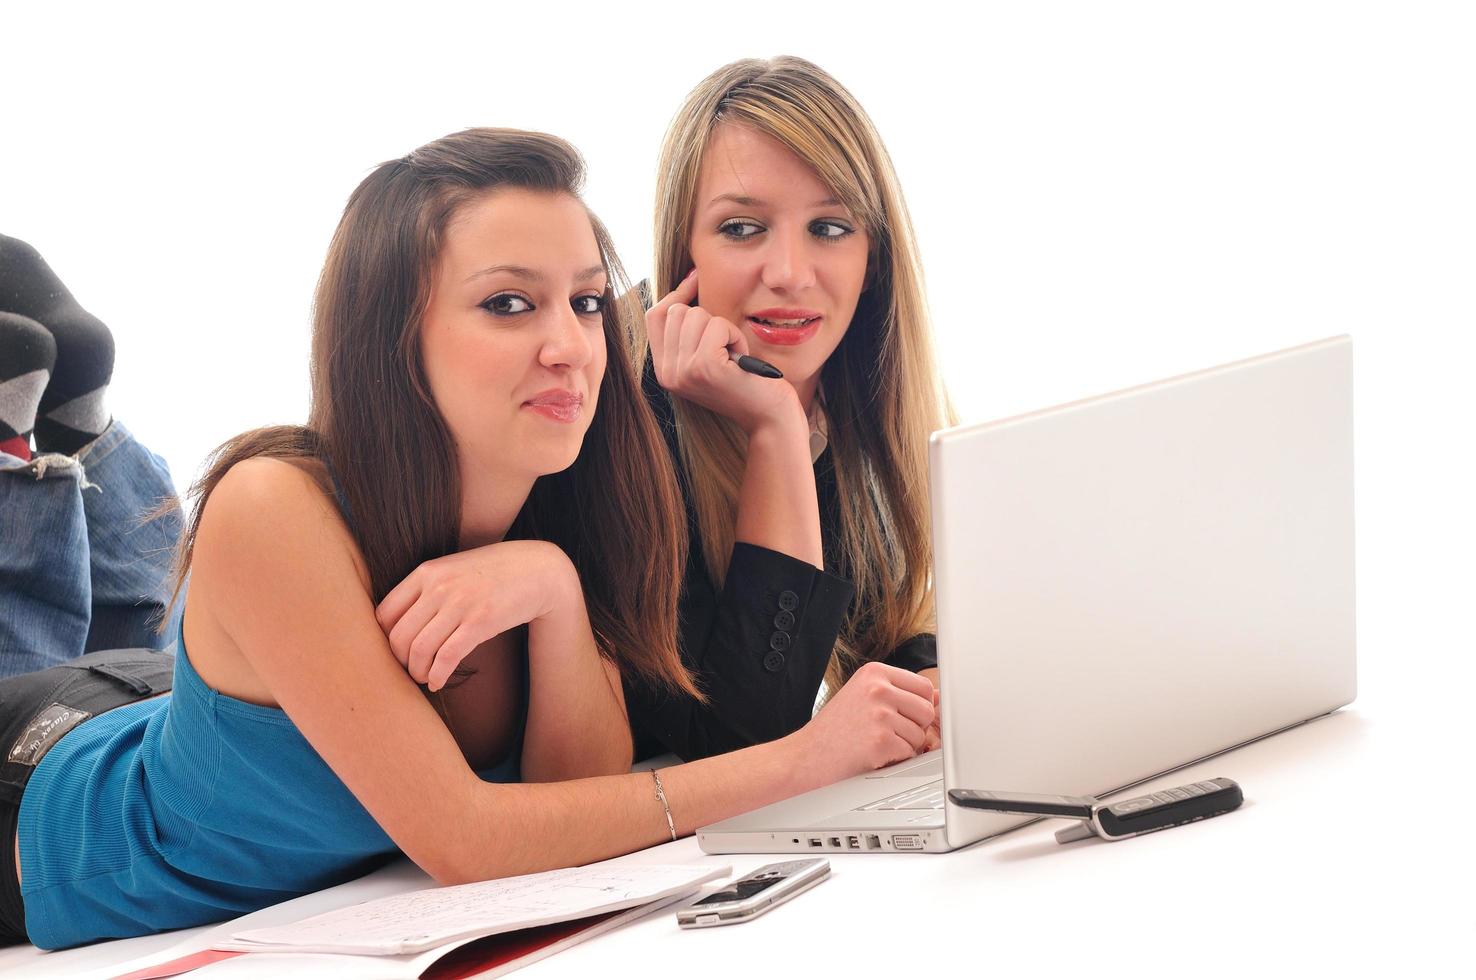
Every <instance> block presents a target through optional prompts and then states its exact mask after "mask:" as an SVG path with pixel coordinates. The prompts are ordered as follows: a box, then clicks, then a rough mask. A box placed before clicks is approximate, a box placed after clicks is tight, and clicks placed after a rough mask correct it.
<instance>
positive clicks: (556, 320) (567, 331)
mask: <svg viewBox="0 0 1476 980" xmlns="http://www.w3.org/2000/svg"><path fill="white" fill-rule="evenodd" d="M549 321H550V322H549V326H548V333H547V335H546V336H545V337H544V341H543V347H542V348H541V349H540V350H539V352H538V362H539V363H540V364H542V365H543V366H544V367H548V368H555V369H572V370H578V369H579V368H582V367H584V366H585V365H586V364H588V363H589V361H590V358H591V357H593V356H594V344H595V343H601V344H602V343H604V342H605V332H604V330H603V329H596V328H595V327H593V326H591V325H590V323H589V322H588V321H587V320H582V319H580V317H579V315H578V314H577V313H575V312H574V310H573V308H572V307H570V306H568V305H567V304H566V305H564V307H563V309H562V310H559V311H556V312H554V313H553V314H552V315H551V316H550V317H549Z"/></svg>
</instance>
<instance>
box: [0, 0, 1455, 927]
mask: <svg viewBox="0 0 1476 980" xmlns="http://www.w3.org/2000/svg"><path fill="white" fill-rule="evenodd" d="M514 7H516V8H518V9H512V8H514ZM221 11H222V12H207V11H206V10H205V9H204V8H203V7H202V8H201V9H200V10H194V9H191V8H187V7H178V8H159V7H152V6H137V5H133V4H120V5H116V6H115V7H113V8H104V7H93V8H89V7H86V6H83V7H80V8H68V9H66V10H58V11H54V12H46V13H35V12H31V11H26V12H20V11H17V10H15V9H14V8H13V7H11V8H8V9H6V10H5V12H4V13H0V50H3V55H4V68H3V71H4V76H5V82H4V93H3V96H0V231H3V232H5V233H7V234H11V235H16V236H19V237H22V238H25V239H27V240H29V241H31V242H32V243H33V244H35V245H36V246H38V247H39V248H40V249H41V251H42V253H43V254H44V255H45V256H46V257H47V258H48V259H49V260H50V262H51V263H52V265H53V267H54V268H55V269H56V270H57V271H58V273H59V274H60V275H61V276H62V277H63V279H64V280H65V281H66V282H67V283H68V284H69V285H70V286H71V287H72V288H73V290H74V292H75V293H76V294H77V295H78V297H79V298H80V299H81V300H82V302H83V303H84V304H85V305H86V306H87V307H88V308H89V309H90V310H92V311H93V312H95V313H96V314H98V315H99V316H101V317H102V318H103V319H104V320H105V321H106V322H107V323H108V324H109V325H110V326H111V327H112V329H113V331H114V334H115V336H116V338H117V342H118V359H117V366H116V371H115V375H114V382H113V386H112V389H111V405H112V409H113V411H114V413H115V414H116V415H117V416H118V417H119V418H121V419H123V420H125V421H126V422H127V424H128V425H129V426H130V427H131V428H133V430H134V431H135V432H136V433H137V434H139V436H140V437H141V438H142V439H143V440H144V441H145V442H146V443H147V444H148V445H150V446H151V447H152V448H154V449H155V450H156V451H158V452H160V453H161V454H163V455H164V456H165V457H166V458H167V459H168V460H169V462H170V464H171V466H172V467H173V469H174V473H175V477H176V480H177V481H178V482H180V483H181V484H182V485H183V484H184V483H185V482H187V480H188V479H189V478H190V477H191V476H193V475H194V474H195V472H196V470H197V468H198V466H199V463H200V462H201V460H202V459H203V457H204V454H205V453H206V452H207V451H208V450H209V449H210V448H211V447H213V446H214V445H216V444H217V443H219V442H220V441H222V440H223V439H225V438H226V437H228V436H230V435H232V434H234V433H236V432H238V431H240V430H243V429H246V428H250V427H254V426H257V425H261V424H267V423H278V422H289V421H299V420H301V419H302V418H303V417H304V415H305V412H306V400H307V380H306V379H307V373H306V365H307V323H308V304H309V300H310V296H311V290H312V286H313V283H314V280H315V277H316V275H317V272H318V267H319V264H320V262H321V259H322V255H323V252H324V249H325V247H326V245H327V242H328V238H329V235H330V233H331V231H332V229H333V226H334V223H335V221H336V220H337V217H338V214H339V212H340V210H341V208H342V206H343V203H344V201H345V199H346V197H347V195H348V193H349V192H350V191H351V190H352V188H353V187H354V185H355V184H356V183H357V182H358V181H359V180H360V179H361V178H362V177H363V176H364V175H365V174H366V173H367V172H368V170H369V169H370V167H372V165H374V164H376V163H378V162H379V161H381V160H384V159H387V158H390V157H394V156H399V155H401V154H403V153H405V152H407V151H408V150H410V149H412V148H414V147H415V146H417V145H420V144H421V143H424V142H426V141H428V140H430V139H433V138H435V137H437V136H440V135H443V134H445V133H447V132H450V131H452V130H455V129H459V128H462V127H466V126H474V125H501V126H518V127H525V128H537V129H544V130H547V131H550V132H553V133H556V134H558V135H561V136H563V137H566V138H568V139H569V140H571V141H572V142H574V143H575V144H576V145H577V146H578V147H580V149H581V150H582V151H583V152H584V153H585V155H586V157H587V158H588V161H589V167H590V181H589V186H588V194H587V199H588V201H589V203H590V204H591V205H592V206H593V208H594V209H595V210H596V211H597V212H598V213H599V214H600V215H601V216H602V217H603V218H604V219H605V221H606V222H607V223H608V224H609V225H610V227H611V229H612V231H613V232H614V235H615V238H616V242H617V245H618V246H619V248H620V251H621V253H622V255H623V257H624V259H625V262H626V264H627V266H628V267H629V269H630V271H631V273H632V275H633V276H634V277H636V278H639V277H641V276H643V275H645V274H646V273H647V272H648V271H649V252H650V244H651V243H650V235H651V232H650V226H651V220H650V208H651V198H652V189H653V176H652V174H653V166H654V161H655V156H656V152H657V147H658V145H659V142H660V138H661V135H662V132H663V130H664V128H665V125H666V123H667V121H668V120H669V118H670V116H671V114H672V113H673V112H674V111H675V109H676V107H677V105H678V104H679V102H680V101H681V99H682V97H683V95H684V94H685V93H686V92H687V90H688V89H689V88H690V87H691V86H692V85H694V84H695V83H696V82H697V81H698V80H700V79H701V78H702V77H703V76H704V75H705V74H707V73H708V72H709V71H711V70H712V69H714V68H716V67H718V66H719V65H721V64H723V63H725V62H727V61H729V60H732V59H734V58H738V57H745V56H767V55H773V54H780V53H793V54H799V55H802V56H805V57H807V58H810V59H811V60H813V61H816V62H817V63H819V64H820V65H821V66H823V67H825V68H826V69H827V70H829V71H830V72H832V73H833V74H834V75H835V76H837V77H838V78H839V79H840V80H841V81H842V82H843V83H844V84H846V85H847V86H848V87H849V88H850V89H851V90H852V91H853V92H854V93H855V94H856V95H857V97H858V98H859V99H860V100H861V102H862V103H863V104H864V105H865V106H866V107H867V109H868V110H869V112H870V114H871V116H872V117H873V119H874V121H875V122H876V124H877V126H878V128H879V129H880V131H881V133H882V135H883V137H884V139H885V140H886V142H887V145H888V147H889V149H890V151H891V153H892V156H893V158H894V160H895V162H896V165H897V168H898V170H899V172H900V175H901V178H902V182H903V186H904V188H905V190H906V193H907V197H908V202H909V204H910V206H911V210H912V214H913V217H914V220H915V222H916V225H917V229H918V234H919V237H920V240H921V245H922V251H923V257H924V261H925V264H926V268H927V272H928V285H929V292H930V297H931V301H932V308H933V313H934V317H935V326H936V333H937V337H938V343H939V347H940V350H941V354H942V360H943V364H944V373H945V377H946V379H947V381H948V382H949V384H950V387H951V389H952V393H953V396H954V398H955V401H956V403H957V404H958V406H959V408H960V410H961V413H962V415H963V417H964V419H965V420H966V421H977V420H983V419H987V418H992V417H997V416H1002V415H1008V414H1013V413H1016V412H1019V411H1025V410H1030V409H1034V408H1040V407H1044V406H1046V405H1049V404H1053V403H1057V402H1061V401H1066V400H1070V399H1074V398H1078V397H1082V396H1086V395H1091V394H1097V393H1100V392H1104V391H1108V390H1111V389H1114V388H1118V387H1123V386H1126V385H1129V384H1135V383H1139V382H1143V381H1149V380H1153V379H1155V378H1159V377H1163V376H1166V375H1170V374H1175V373H1179V372H1182V371H1186V370H1192V369H1195V368H1199V367H1205V366H1209V365H1212V364H1215V363H1220V362H1224V361H1227V360H1232V359H1237V358H1240V357H1244V356H1248V355H1253V354H1257V353H1261V352H1265V351H1269V350H1274V349H1277V348H1281V347H1287V346H1292V345H1294V344H1298V343H1301V342H1303V341H1307V340H1312V339H1316V338H1320V337H1324V336H1327V335H1331V334H1337V333H1345V332H1346V333H1350V334H1352V335H1353V338H1354V341H1355V359H1356V385H1357V393H1356V399H1357V470H1358V483H1357V507H1358V535H1359V541H1358V561H1359V565H1358V579H1359V600H1360V601H1359V607H1360V617H1359V639H1360V675H1361V691H1360V698H1359V701H1358V702H1357V704H1356V706H1355V710H1357V711H1358V712H1359V713H1360V714H1361V715H1362V717H1363V718H1364V719H1365V720H1366V722H1367V726H1366V729H1365V730H1366V738H1367V739H1369V740H1370V745H1371V746H1372V747H1373V748H1372V751H1373V752H1374V753H1375V754H1376V755H1377V756H1378V757H1379V758H1380V760H1381V761H1382V762H1384V763H1385V764H1386V765H1385V766H1381V767H1380V769H1379V771H1380V772H1385V773H1393V774H1395V775H1396V778H1403V779H1405V780H1406V782H1404V783H1403V784H1399V785H1358V784H1357V783H1356V782H1352V783H1348V784H1346V785H1339V786H1338V787H1336V789H1337V793H1336V794H1334V795H1336V796H1337V798H1336V799H1334V798H1329V799H1328V801H1327V802H1328V812H1329V815H1330V816H1331V815H1332V814H1334V813H1336V812H1338V810H1339V808H1340V807H1345V806H1349V805H1353V806H1355V808H1356V810H1357V811H1358V812H1359V813H1362V814H1364V815H1365V816H1364V819H1369V818H1370V815H1373V814H1376V815H1377V816H1376V817H1373V818H1372V819H1373V823H1372V824H1371V826H1370V833H1369V838H1368V841H1369V843H1368V846H1369V847H1370V848H1375V849H1377V848H1379V847H1381V846H1389V847H1391V846H1394V845H1392V844H1384V843H1381V841H1382V840H1383V838H1382V836H1381V831H1380V828H1387V827H1390V826H1393V825H1396V824H1399V823H1401V822H1403V821H1407V820H1414V819H1422V820H1424V822H1425V823H1426V824H1427V825H1429V824H1430V821H1429V819H1428V815H1429V814H1430V813H1431V812H1435V813H1437V815H1438V816H1437V819H1438V820H1439V821H1440V822H1441V823H1456V822H1459V821H1460V820H1461V819H1462V817H1461V814H1462V813H1463V812H1464V813H1465V814H1467V816H1466V817H1465V818H1464V819H1465V820H1466V822H1467V824H1469V820H1470V818H1469V814H1470V812H1471V805H1470V804H1471V803H1472V802H1473V793H1472V791H1471V789H1470V788H1469V782H1470V779H1469V773H1470V771H1471V763H1470V749H1471V748H1472V747H1473V745H1476V739H1473V738H1472V735H1471V729H1470V726H1469V724H1468V723H1467V722H1466V721H1465V719H1464V717H1463V716H1464V715H1466V714H1467V713H1468V708H1467V705H1468V702H1469V694H1470V691H1471V689H1472V682H1473V680H1476V670H1473V668H1472V666H1471V661H1472V658H1473V655H1476V642H1473V631H1472V627H1471V613H1470V610H1471V608H1472V607H1473V603H1472V601H1471V595H1472V592H1473V585H1476V576H1473V573H1472V560H1473V546H1476V529H1473V524H1476V522H1473V519H1472V508H1471V503H1470V502H1471V500H1472V499H1473V498H1476V486H1473V480H1472V476H1471V472H1472V467H1471V464H1470V461H1469V457H1470V454H1471V451H1472V448H1473V439H1472V435H1471V424H1472V422H1473V420H1476V397H1473V395H1472V390H1471V384H1470V376H1471V370H1472V359H1473V355H1476V343H1473V340H1472V334H1473V329H1476V275H1473V270H1476V176H1473V175H1476V55H1473V52H1476V27H1473V23H1476V15H1473V13H1472V8H1471V7H1470V6H1469V5H1464V4H1433V3H1410V2H1405V3H1384V4H1375V3H1356V2H1344V3H1335V4H1309V3H1296V2H1277V3H1260V2H1242V3H1236V4H1197V3H1111V4H1059V3H1030V4H1010V5H1003V4H1000V5H987V6H982V7H979V8H976V9H969V10H961V9H956V8H948V7H944V6H942V5H937V6H933V5H930V4H927V3H920V2H916V0H906V2H901V3H895V4H862V3H852V4H845V5H835V6H833V7H825V8H818V9H812V8H811V7H809V6H804V5H801V4H799V3H797V2H792V0H791V2H785V3H758V2H728V3H722V4H716V5H703V6H702V7H699V6H697V5H695V4H693V5H678V4H672V5H668V6H665V7H660V8H656V7H652V8H647V7H643V6H640V5H635V4H626V5H619V4H615V3H606V4H587V5H586V4H581V3H571V2H562V0H561V2H555V3H532V4H529V3H518V4H510V3H491V2H488V3H481V4H468V5H465V6H446V7H440V6H436V5H431V4H426V5H412V4H410V3H408V2H406V3H401V4H398V5H394V6H372V5H358V6H355V7H353V8H344V9H341V10H337V11H320V10H319V9H318V8H316V7H315V6H313V5H309V4H302V3H299V4H293V5H274V4H250V5H239V6H232V7H222V8H221ZM1370 771H1372V770H1370ZM1401 791H1405V792H1409V793H1411V794H1413V795H1412V796H1406V797H1401V796H1400V795H1399V794H1400V792H1401ZM1315 832H1316V829H1315V827H1310V828H1308V829H1307V833H1309V834H1315ZM1429 832H1431V833H1442V834H1446V833H1448V834H1450V835H1451V836H1450V841H1451V842H1450V845H1449V856H1450V862H1451V863H1450V864H1449V865H1447V866H1445V867H1443V868H1440V869H1438V873H1437V869H1432V871H1431V873H1430V877H1429V879H1428V889H1427V890H1426V889H1420V890H1418V891H1419V893H1418V894H1412V895H1405V896H1399V897H1398V900H1400V901H1405V902H1408V901H1429V902H1447V901H1452V902H1463V903H1465V908H1466V909H1467V912H1466V913H1463V914H1462V915H1461V919H1462V920H1463V921H1465V922H1466V923H1467V924H1468V925H1469V924H1470V923H1471V922H1472V920H1473V916H1472V915H1470V914H1469V909H1470V908H1471V906H1472V901H1471V899H1470V898H1469V897H1468V895H1469V884H1470V872H1472V871H1476V867H1473V865H1472V862H1471V860H1470V856H1471V854H1472V851H1473V849H1472V847H1471V845H1469V844H1467V843H1465V841H1464V839H1463V836H1466V835H1469V834H1471V833H1472V829H1471V828H1469V826H1467V827H1460V828H1457V827H1454V826H1449V827H1441V828H1437V827H1435V826H1434V825H1430V826H1429ZM1287 846H1288V848H1292V847H1294V846H1295V844H1294V842H1288V844H1287ZM1349 860H1350V861H1353V862H1356V860H1357V855H1350V857H1349ZM1442 881H1445V882H1447V883H1448V886H1449V887H1450V889H1451V890H1450V891H1449V892H1446V891H1444V889H1445V888H1446V887H1447V886H1446V885H1442V884H1441V882H1442ZM1461 882H1464V887H1461V886H1460V883H1461ZM1393 898H1394V896H1391V899H1393ZM1446 938H1447V939H1448V938H1450V937H1446ZM1467 939H1469V936H1468V937H1467Z"/></svg>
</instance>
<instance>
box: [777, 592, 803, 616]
mask: <svg viewBox="0 0 1476 980" xmlns="http://www.w3.org/2000/svg"><path fill="white" fill-rule="evenodd" d="M798 606H799V596H797V595H795V594H794V591H793V590H791V589H785V590H784V591H783V592H781V593H779V608H780V609H783V610H784V611H785V612H794V610H795V609H796V608H797V607H798Z"/></svg>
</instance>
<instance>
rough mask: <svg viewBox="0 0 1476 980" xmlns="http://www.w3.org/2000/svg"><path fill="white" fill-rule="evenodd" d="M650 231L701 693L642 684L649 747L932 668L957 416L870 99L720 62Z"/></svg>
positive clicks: (778, 71) (697, 751) (669, 148)
mask: <svg viewBox="0 0 1476 980" xmlns="http://www.w3.org/2000/svg"><path fill="white" fill-rule="evenodd" d="M655 243H656V259H655V269H654V283H653V285H654V287H655V289H654V292H655V294H656V295H657V296H661V297H662V299H661V301H660V302H659V303H657V304H656V305H655V306H654V307H653V308H652V309H651V310H650V311H649V312H648V313H647V315H646V327H647V330H646V336H645V337H641V338H637V345H636V346H637V355H638V357H640V358H641V359H642V360H644V362H645V363H646V374H645V377H644V388H645V392H646V395H647V398H648V399H649V400H650V402H651V405H652V407H653V409H654V410H655V412H656V414H657V416H658V418H659V419H660V420H661V421H662V423H663V428H664V430H665V435H666V438H667V441H668V444H669V449H670V451H671V452H672V454H673V456H674V458H675V459H676V461H677V462H678V464H679V467H680V472H681V476H682V483H683V486H684V489H685V491H686V503H687V508H688V519H689V527H690V531H691V535H690V537H691V557H690V560H689V564H688V568H687V573H686V585H685V589H684V595H683V605H682V634H681V637H682V655H683V658H684V660H685V662H686V664H687V666H688V667H689V668H690V669H692V670H693V671H695V672H696V673H698V674H699V675H700V676H701V677H702V679H703V685H704V691H705V693H706V695H707V697H706V699H705V700H702V699H696V698H693V697H691V696H690V695H687V694H686V693H684V692H681V691H674V690H663V689H661V688H659V687H656V686H653V685H649V684H644V683H641V682H640V681H639V679H638V678H634V677H631V678H628V679H627V698H628V700H629V703H630V708H631V717H632V721H633V723H634V725H635V729H636V732H637V735H638V736H640V737H641V742H642V751H643V752H651V751H655V750H657V749H659V748H661V747H664V748H666V749H669V750H671V751H674V752H676V753H677V754H678V755H679V756H681V757H683V758H688V759H690V758H700V757H703V756H707V755H711V754H713V753H716V752H724V751H729V750H732V749H734V748H738V747H740V746H744V745H752V744H755V743H758V742H764V741H768V740H770V739H774V738H778V737H780V736H782V735H785V734H787V733H789V732H792V731H795V730H797V729H798V728H800V727H801V726H802V725H804V724H805V723H806V722H807V721H808V720H809V719H810V717H811V714H812V711H813V708H814V705H815V703H816V695H817V691H818V690H819V689H820V687H821V683H822V680H823V681H824V684H825V687H826V689H828V690H829V691H830V692H836V691H843V690H844V689H845V686H847V685H849V684H851V683H855V678H856V677H857V676H858V675H862V676H864V678H865V679H866V681H867V682H868V683H875V682H879V681H886V682H891V683H898V684H903V685H913V686H915V681H916V677H915V676H914V677H913V678H912V679H911V680H909V679H908V674H909V672H920V673H921V674H922V675H923V676H925V677H927V678H928V679H929V680H931V681H934V682H935V681H936V663H937V660H936V656H935V654H934V652H933V637H932V635H931V631H932V628H933V627H932V623H933V602H932V592H931V588H930V582H929V576H930V570H931V559H932V552H931V542H930V538H929V523H928V483H927V441H928V437H929V435H930V434H931V433H932V432H933V431H934V430H936V429H939V428H942V427H943V426H944V425H946V424H948V422H949V421H950V419H951V412H950V409H949V407H948V403H947V399H946V396H945V394H944V392H943V389H942V384H941V382H940V380H939V377H938V373H937V370H936V366H935V364H934V359H933V353H932V344H931V339H930V331H929V326H928V316H927V307H926V302H925V300H924V296H923V286H922V269H921V265H920V262H919V259H918V252H917V246H916V244H915V242H914V240H913V234H912V228H911V224H910V221H909V218H908V214H907V208H906V205H905V203H904V201H903V197H902V191H901V188H900V187H899V185H898V182H897V178H896V174H895V173H894V171H893V168H892V164H891V161H890V159H889V158H888V156H887V152H886V149H885V147H884V146H883V145H882V142H881V138H880V137H879V136H878V135H877V133H876V130H875V128H874V127H873V126H872V124H871V122H870V120H869V119H868V118H867V116H866V113H865V111H864V110H863V109H862V108H861V106H860V105H859V104H858V103H857V102H856V100H855V98H854V97H852V96H851V94H850V93H849V92H847V91H846V90H845V88H843V87H842V86H841V85H840V83H838V82H837V81H836V80H835V79H833V78H832V77H830V76H829V75H827V74H826V73H825V72H824V71H822V70H821V69H819V68H818V67H816V66H815V65H813V64H811V63H809V62H807V61H804V60H802V59H799V58H789V57H785V58H774V59H772V60H768V61H758V60H746V61H738V62H734V63H732V64H730V65H726V66H724V67H723V68H720V69H718V70H717V71H715V72H713V73H712V74H711V75H710V76H708V77H707V78H706V79H705V80H703V81H702V83H701V84H699V85H698V86H697V87H696V88H695V89H693V91H692V92H691V93H690V94H689V95H688V96H687V99H686V101H685V102H684V103H683V104H682V106H681V108H680V109H679V110H678V112H677V115H676V117H675V119H674V120H673V121H672V123H671V126H670V128H669V130H668V132H667V135H666V141H665V143H664V145H663V147H662V151H661V160H660V164H659V167H658V170H657V207H656V229H655ZM738 354H751V355H756V356H757V357H759V358H761V359H762V360H765V361H768V362H770V363H772V364H773V365H774V366H776V367H778V368H779V369H780V370H781V371H782V372H783V374H784V378H783V380H771V379H767V378H763V377H758V376H755V375H753V374H750V373H747V372H745V371H743V370H741V369H740V368H739V367H738V366H737V364H736V363H734V359H733V358H734V355H738ZM781 599H783V600H784V601H782V602H781V601H780V600H781ZM922 693H923V694H924V695H925V696H927V697H929V698H931V697H932V692H931V691H930V690H929V689H927V687H926V686H925V687H924V690H923V692H922ZM911 707H912V709H913V715H914V717H915V718H916V719H917V721H918V724H916V725H913V726H910V727H907V728H906V729H905V731H903V732H901V733H899V734H902V735H903V736H904V737H906V738H908V739H909V740H910V741H911V742H912V743H913V744H914V746H915V747H917V748H919V749H926V748H933V747H936V745H937V742H938V737H937V730H936V727H935V726H933V727H931V728H930V724H929V721H926V720H924V719H931V718H932V712H931V711H929V710H924V708H923V707H922V706H920V705H917V704H913V705H911Z"/></svg>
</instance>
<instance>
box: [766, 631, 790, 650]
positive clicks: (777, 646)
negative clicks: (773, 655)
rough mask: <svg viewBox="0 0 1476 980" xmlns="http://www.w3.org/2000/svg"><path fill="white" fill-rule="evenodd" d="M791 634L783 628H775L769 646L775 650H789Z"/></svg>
mask: <svg viewBox="0 0 1476 980" xmlns="http://www.w3.org/2000/svg"><path fill="white" fill-rule="evenodd" d="M790 639H791V638H790V635H789V634H788V633H786V632H784V631H783V630H775V631H774V635H773V636H771V637H769V647H770V648H771V649H774V650H780V651H783V650H788V649H789V641H790Z"/></svg>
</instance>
